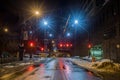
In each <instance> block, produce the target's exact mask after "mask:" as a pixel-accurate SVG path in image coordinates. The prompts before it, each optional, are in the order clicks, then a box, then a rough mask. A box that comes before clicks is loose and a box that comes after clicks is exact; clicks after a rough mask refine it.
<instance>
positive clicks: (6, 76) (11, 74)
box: [0, 65, 29, 80]
mask: <svg viewBox="0 0 120 80" xmlns="http://www.w3.org/2000/svg"><path fill="white" fill-rule="evenodd" d="M28 66H29V65H27V66H25V67H24V68H22V69H21V70H19V71H15V72H13V73H10V74H7V75H4V76H2V77H0V80H6V78H7V79H8V78H10V77H11V76H13V75H15V74H16V73H20V72H22V71H24V70H25V69H27V67H28Z"/></svg>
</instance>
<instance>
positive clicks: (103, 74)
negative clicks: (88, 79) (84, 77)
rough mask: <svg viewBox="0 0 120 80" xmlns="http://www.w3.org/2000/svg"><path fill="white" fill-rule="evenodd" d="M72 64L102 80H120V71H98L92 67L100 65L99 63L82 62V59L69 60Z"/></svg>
mask: <svg viewBox="0 0 120 80" xmlns="http://www.w3.org/2000/svg"><path fill="white" fill-rule="evenodd" d="M71 61H72V62H74V63H75V64H77V65H79V66H81V67H84V68H86V69H87V70H89V71H91V72H93V73H94V74H96V75H97V76H99V77H100V78H101V79H102V80H120V77H119V76H120V71H119V72H115V71H112V70H107V69H98V68H96V67H93V65H95V64H101V62H100V61H97V62H90V61H87V60H82V59H71Z"/></svg>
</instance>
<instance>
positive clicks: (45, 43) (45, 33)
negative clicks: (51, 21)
mask: <svg viewBox="0 0 120 80" xmlns="http://www.w3.org/2000/svg"><path fill="white" fill-rule="evenodd" d="M44 25H45V26H48V22H47V21H44ZM44 47H45V51H47V28H46V27H45V29H44Z"/></svg>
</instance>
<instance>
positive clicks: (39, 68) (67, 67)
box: [15, 58, 101, 80]
mask: <svg viewBox="0 0 120 80" xmlns="http://www.w3.org/2000/svg"><path fill="white" fill-rule="evenodd" d="M15 80H101V79H100V78H99V77H97V76H95V75H94V74H93V73H92V72H90V71H88V70H86V69H84V68H82V67H79V66H78V65H76V64H74V63H73V62H71V61H69V60H67V59H64V58H56V59H53V60H51V61H46V62H43V63H40V64H36V65H31V66H29V67H28V69H27V71H26V72H25V73H23V74H22V75H21V76H19V77H17V78H16V79H15Z"/></svg>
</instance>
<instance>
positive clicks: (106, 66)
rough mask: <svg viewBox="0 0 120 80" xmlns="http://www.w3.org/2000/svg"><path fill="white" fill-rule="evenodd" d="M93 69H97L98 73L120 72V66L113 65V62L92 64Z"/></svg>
mask: <svg viewBox="0 0 120 80" xmlns="http://www.w3.org/2000/svg"><path fill="white" fill-rule="evenodd" d="M92 67H93V68H95V69H97V70H98V71H110V72H116V71H120V64H117V63H113V62H111V61H102V62H96V63H94V64H92Z"/></svg>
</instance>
